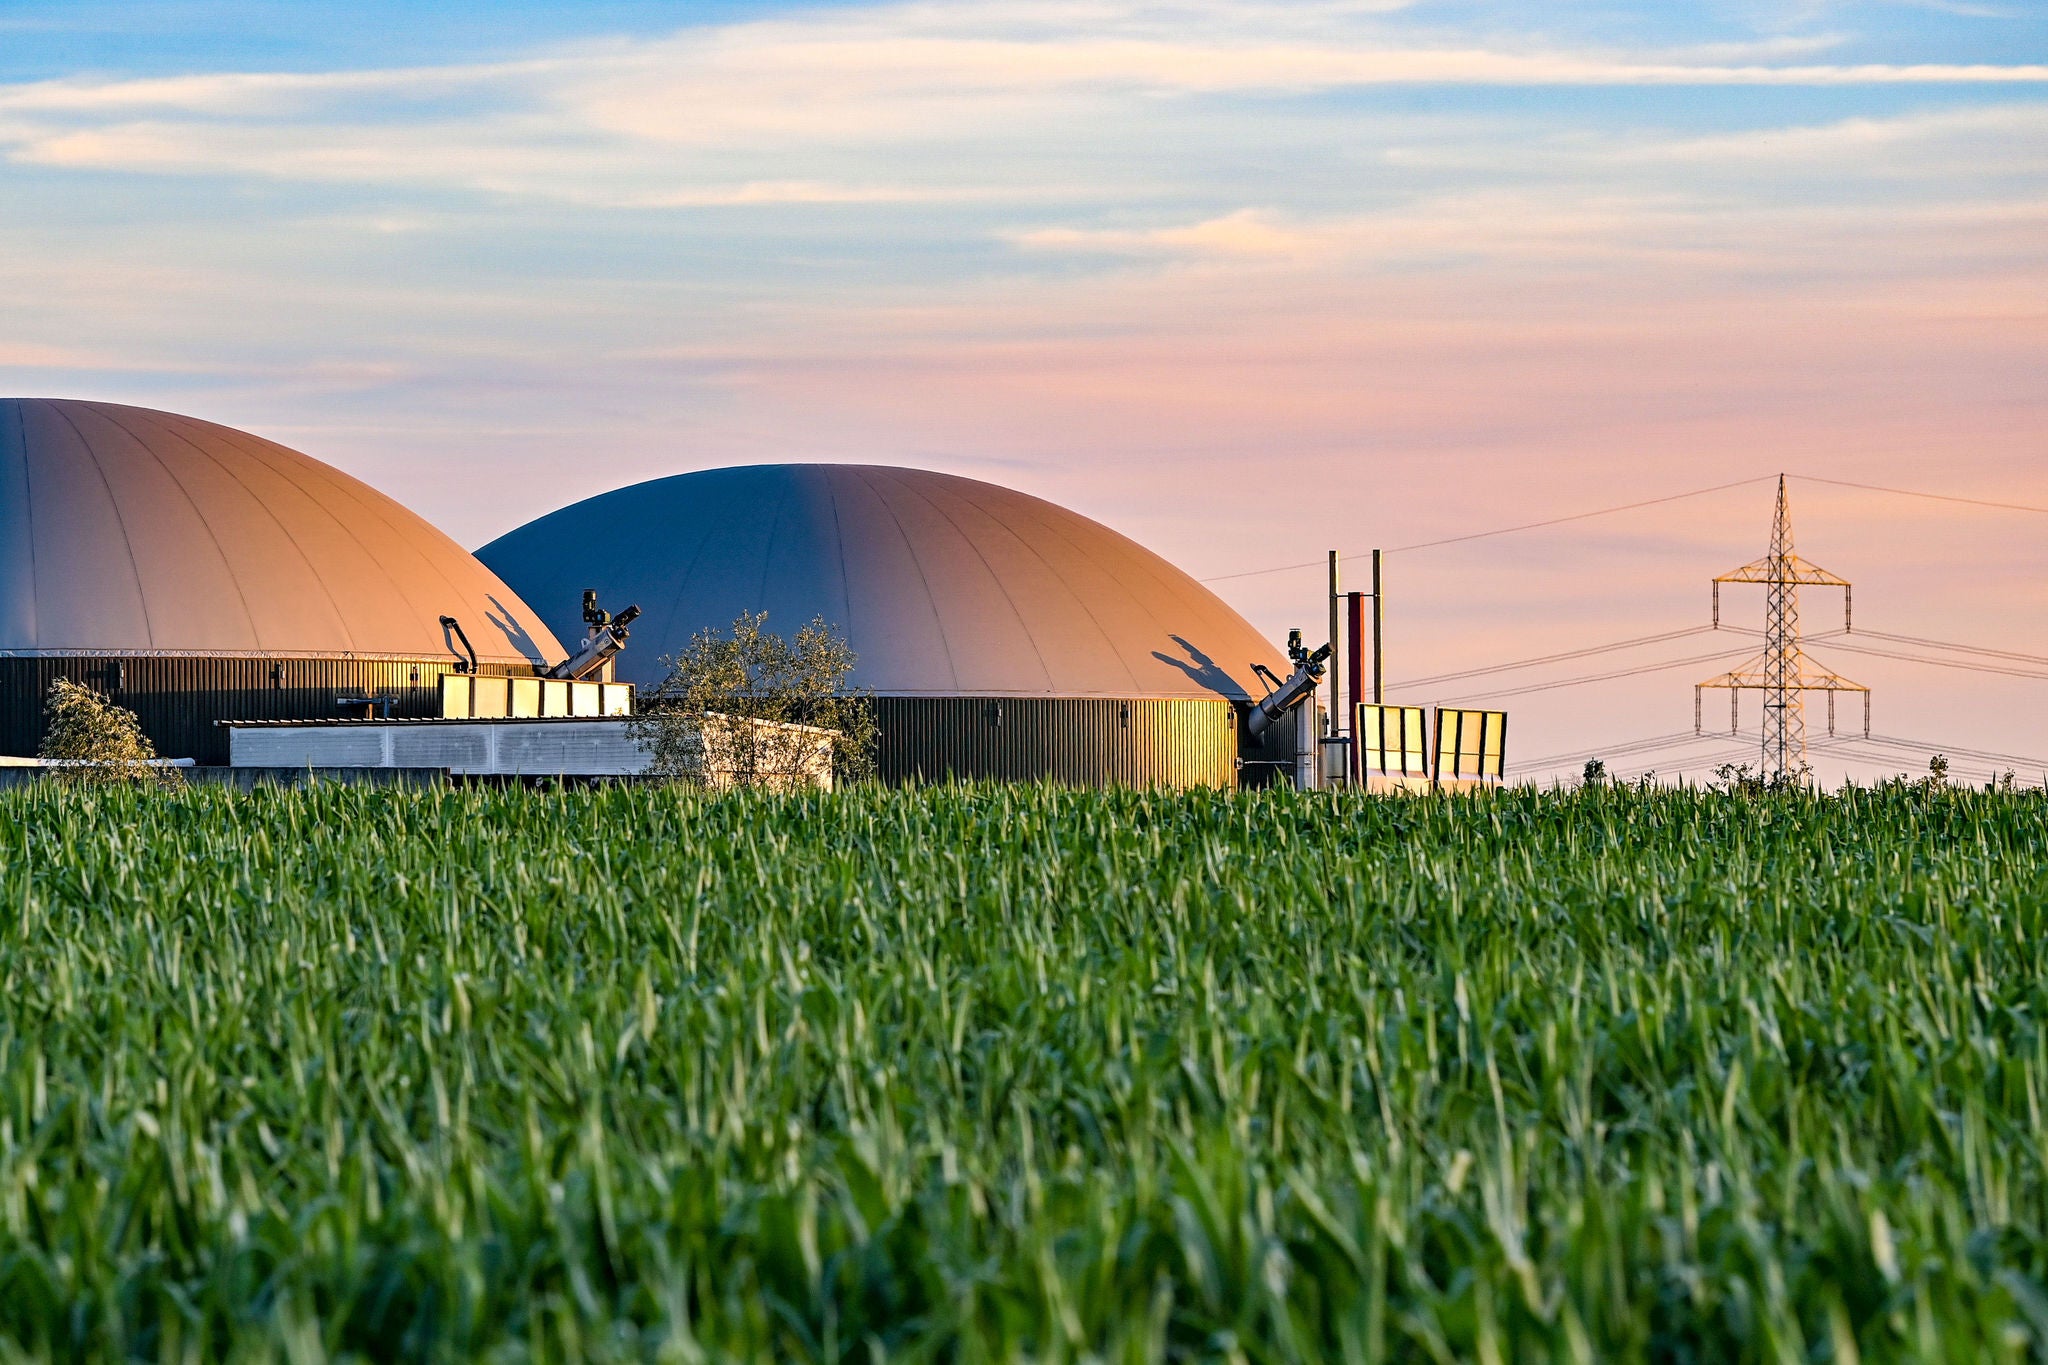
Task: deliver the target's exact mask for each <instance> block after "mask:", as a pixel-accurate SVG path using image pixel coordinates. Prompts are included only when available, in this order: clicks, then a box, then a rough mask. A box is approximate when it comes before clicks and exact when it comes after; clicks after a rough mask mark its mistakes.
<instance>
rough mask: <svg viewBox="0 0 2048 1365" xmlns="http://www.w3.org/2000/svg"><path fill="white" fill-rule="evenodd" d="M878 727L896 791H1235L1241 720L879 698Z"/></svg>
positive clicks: (1064, 701) (1108, 702) (1212, 705)
mask: <svg viewBox="0 0 2048 1365" xmlns="http://www.w3.org/2000/svg"><path fill="white" fill-rule="evenodd" d="M875 718H876V720H877V722H878V723H879V725H880V727H881V732H882V733H881V743H880V753H879V755H878V757H879V766H880V769H881V776H882V778H883V779H884V780H885V781H890V782H913V781H945V780H948V779H962V778H987V779H993V780H997V781H1012V782H1029V781H1035V780H1038V779H1041V778H1046V779H1051V780H1052V781H1055V782H1065V783H1071V784H1073V785H1075V786H1085V787H1103V786H1132V787H1150V786H1169V787H1234V786H1236V785H1237V758H1238V731H1239V721H1238V711H1237V707H1236V706H1234V705H1233V704H1232V703H1230V702H1227V701H1220V700H1219V701H1135V700H1134V701H1120V700H1116V699H1103V698H1095V697H1090V698H1058V697H877V698H876V699H875Z"/></svg>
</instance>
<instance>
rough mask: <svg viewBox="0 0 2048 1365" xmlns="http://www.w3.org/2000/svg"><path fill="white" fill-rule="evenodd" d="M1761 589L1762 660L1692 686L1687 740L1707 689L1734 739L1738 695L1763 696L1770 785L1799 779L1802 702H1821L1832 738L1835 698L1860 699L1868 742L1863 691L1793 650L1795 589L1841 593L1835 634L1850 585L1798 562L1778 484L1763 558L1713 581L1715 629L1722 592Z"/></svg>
mask: <svg viewBox="0 0 2048 1365" xmlns="http://www.w3.org/2000/svg"><path fill="white" fill-rule="evenodd" d="M1723 583H1761V584H1763V585H1764V588H1765V597H1764V648H1763V652H1762V653H1761V654H1758V655H1757V656H1756V657H1755V658H1754V659H1751V660H1749V661H1748V662H1747V663H1745V664H1743V665H1742V666H1741V667H1740V668H1737V669H1733V670H1731V671H1730V672H1727V673H1723V674H1721V675H1720V676H1719V677H1714V678H1708V679H1707V680H1706V681H1705V682H1702V683H1697V684H1695V685H1694V687H1693V690H1692V728H1693V733H1695V734H1698V733H1701V729H1702V726H1701V717H1700V706H1701V697H1702V695H1703V694H1704V692H1705V691H1706V689H1707V688H1710V687H1718V688H1726V689H1727V690H1728V732H1729V733H1730V734H1733V733H1735V730H1736V726H1737V722H1738V720H1739V717H1738V715H1737V711H1736V707H1737V703H1738V700H1739V699H1740V697H1741V696H1742V694H1743V693H1744V692H1745V691H1759V692H1762V693H1763V694H1764V715H1763V764H1762V770H1763V774H1764V776H1765V777H1767V778H1769V779H1771V780H1772V781H1775V782H1787V781H1792V782H1800V781H1804V780H1805V779H1806V775H1807V772H1808V769H1807V764H1806V694H1807V693H1808V692H1825V693H1827V694H1828V733H1829V734H1833V733H1834V732H1835V693H1837V692H1861V693H1862V694H1863V733H1864V735H1865V736H1868V735H1869V734H1870V689H1869V688H1868V687H1865V686H1864V685H1863V684H1862V683H1855V682H1850V681H1849V680H1848V679H1847V678H1844V677H1842V676H1841V675H1840V674H1837V673H1833V672H1830V671H1829V670H1827V669H1825V668H1820V667H1818V666H1814V665H1813V661H1812V660H1810V659H1808V658H1807V657H1806V652H1805V650H1804V649H1802V648H1801V646H1800V639H1799V589H1800V588H1801V587H1824V588H1840V589H1841V590H1842V633H1843V634H1845V635H1846V634H1847V633H1848V632H1849V630H1850V629H1851V626H1852V617H1851V615H1850V611H1851V599H1850V595H1849V594H1850V585H1849V580H1848V579H1846V578H1839V577H1837V576H1836V575H1834V574H1831V573H1829V572H1828V571H1827V570H1826V569H1823V568H1821V567H1820V566H1819V565H1817V564H1810V563H1808V562H1807V561H1806V560H1803V559H1801V558H1800V557H1799V556H1798V555H1797V554H1796V553H1794V552H1793V549H1792V510H1791V507H1790V506H1789V505H1788V504H1787V503H1786V501H1785V476H1784V475H1783V474H1780V475H1779V476H1778V512H1777V516H1776V518H1775V519H1774V520H1773V521H1772V523H1771V549H1770V553H1769V554H1767V555H1765V556H1764V557H1763V558H1762V559H1759V560H1754V561H1752V562H1751V563H1748V564H1745V565H1743V566H1742V567H1741V568H1739V569H1737V570H1735V571H1734V572H1733V573H1725V574H1722V575H1720V576H1719V577H1717V578H1716V579H1715V580H1714V626H1715V628H1716V629H1719V628H1720V625H1721V585H1722V584H1723Z"/></svg>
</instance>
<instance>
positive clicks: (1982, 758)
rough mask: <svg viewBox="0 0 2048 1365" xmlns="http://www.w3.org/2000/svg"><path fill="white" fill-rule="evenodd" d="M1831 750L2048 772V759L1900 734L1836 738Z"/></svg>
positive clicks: (1829, 741)
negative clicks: (1855, 748) (1862, 747)
mask: <svg viewBox="0 0 2048 1365" xmlns="http://www.w3.org/2000/svg"><path fill="white" fill-rule="evenodd" d="M1827 743H1828V746H1829V747H1830V748H1840V747H1841V746H1843V745H1845V744H1867V745H1870V746H1871V747H1873V748H1880V749H1893V750H1898V751H1900V752H1902V753H1905V754H1909V755H1912V756H1913V757H1916V758H1926V757H1929V756H1931V755H1934V754H1943V755H1946V756H1949V757H1953V758H1963V759H1972V760H1975V761H1976V762H1979V763H2003V764H2007V765H2009V766H2012V767H2016V768H2039V769H2048V760H2043V759H2039V758H2032V757H2029V756H2027V755H2025V754H2004V753H1999V752H1997V751H1995V750H1991V749H1973V748H1970V747H1968V746H1966V745H1960V744H1938V743H1935V742H1933V741H1930V740H1924V739H1906V738H1902V737H1900V736H1897V735H1869V736H1864V735H1836V736H1832V737H1830V738H1829V740H1828V741H1827Z"/></svg>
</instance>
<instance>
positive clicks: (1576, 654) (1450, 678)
mask: <svg viewBox="0 0 2048 1365" xmlns="http://www.w3.org/2000/svg"><path fill="white" fill-rule="evenodd" d="M1713 629H1714V627H1712V626H1690V627H1688V628H1686V629H1685V630H1667V631H1665V632H1664V633H1662V634H1661V635H1639V636H1637V637H1636V638H1635V639H1633V640H1616V641H1615V642H1614V643H1612V644H1606V645H1588V646H1587V647H1585V648H1584V649H1571V650H1566V651H1564V652H1563V653H1560V654H1543V655H1539V656H1537V657H1536V658H1533V659H1516V660H1514V661H1513V662H1511V663H1504V664H1488V665H1486V666H1485V667H1484V668H1468V669H1466V670H1464V671H1463V672H1461V673H1439V674H1437V675H1436V676H1434V677H1430V678H1410V679H1407V680H1406V681H1403V682H1396V683H1389V684H1387V687H1388V690H1389V691H1396V690H1401V689H1405V688H1412V687H1434V686H1436V685H1437V684H1439V683H1447V682H1457V681H1459V680H1460V679H1463V678H1479V677H1484V676H1486V675H1487V674H1489V673H1510V672H1513V671H1514V670H1516V669H1521V668H1535V667H1536V666H1538V665H1539V664H1555V663H1563V662H1565V661H1566V660H1568V659H1583V658H1586V657H1587V656H1588V655H1593V654H1611V653H1613V652H1614V651H1615V650H1618V649H1634V648H1636V647H1638V646H1640V645H1654V644H1662V643H1663V642H1664V641H1666V640H1682V639H1684V638H1685V637H1687V636H1688V635H1702V634H1705V633H1707V632H1709V631H1711V630H1713ZM1752 633H1754V632H1752Z"/></svg>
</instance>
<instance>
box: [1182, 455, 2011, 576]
mask: <svg viewBox="0 0 2048 1365" xmlns="http://www.w3.org/2000/svg"><path fill="white" fill-rule="evenodd" d="M1770 477H1771V475H1769V474H1758V475H1756V476H1754V477H1753V478H1747V479H1736V480H1734V481H1733V482H1730V483H1717V484H1714V485H1713V486H1712V487H1709V488H1694V489H1689V490H1687V491H1686V492H1683V493H1672V494H1669V495H1667V496H1665V497H1661V498H1645V499H1644V500H1643V501H1641V502H1628V503H1622V504H1620V505H1618V506H1615V507H1597V508H1594V509H1593V510H1592V511H1590V512H1573V513H1571V514H1569V515H1567V516H1562V517H1550V518H1547V519H1545V520H1543V521H1527V522H1522V523H1520V524H1519V525H1515V526H1499V527H1495V528H1494V529H1493V530H1490V531H1472V532H1468V533H1466V534H1464V535H1456V536H1445V537H1443V538H1442V539H1439V540H1422V541H1417V542H1416V543H1414V544H1413V545H1396V546H1394V547H1393V548H1392V549H1390V550H1386V551H1384V553H1386V554H1390V555H1396V554H1405V553H1406V552H1408V551H1410V550H1433V549H1435V548H1436V547H1437V546H1439V545H1457V544H1461V543H1463V542H1465V541H1468V540H1486V539H1488V538H1490V537H1493V536H1505V535H1512V534H1513V533H1515V532H1517V531H1535V530H1540V529H1541V528H1543V527H1546V526H1562V525H1564V524H1565V523H1567V522H1573V521H1585V520H1587V519H1588V518H1591V517H1605V516H1612V515H1613V514H1615V513H1617V512H1633V511H1636V510H1637V509H1639V508H1643V507H1656V506H1659V505H1660V504H1663V503H1667V502H1681V501H1683V500H1684V499H1686V498H1698V497H1704V496H1705V495H1707V494H1708V493H1721V492H1725V491H1727V490H1728V489H1730V488H1742V487H1745V486H1746V485H1748V484H1753V483H1762V482H1764V481H1765V480H1767V479H1769V478H1770ZM1788 477H1790V478H1794V479H1804V480H1805V481H1806V482H1808V483H1825V484H1832V485H1834V486H1835V487H1837V488H1858V489H1862V490H1863V491H1864V492H1866V493H1889V494H1892V495H1894V496H1896V497H1902V498H1926V499H1930V500H1932V501H1934V502H1955V503H1962V504H1965V505H1967V506H1971V507H1993V508H1997V509H1999V510H2001V511H2007V512H2036V513H2041V514H2044V515H2048V507H2034V506H2030V505H2029V504H2027V503H2020V502H1995V501H1993V500H1991V499H1989V498H1964V497H1957V496H1956V495H1954V494H1952V493H1925V492H1921V491H1919V490H1917V489H1912V488H1887V487H1885V486H1883V485H1881V484H1874V483H1857V482H1854V481H1853V480H1850V479H1830V478H1827V477H1824V476H1823V475H1820V474H1792V475H1789V476H1788ZM1325 562H1326V561H1324V560H1320V559H1311V560H1306V561H1304V562H1302V563H1300V564H1276V565H1274V566H1273V567H1271V568H1269V569H1242V570H1239V571H1238V572H1236V573H1224V574H1215V575H1213V576H1211V577H1209V578H1204V579H1202V580H1201V581H1202V582H1204V583H1222V582H1226V581H1228V580H1230V579H1233V578H1257V577H1260V576H1261V575H1264V574H1269V573H1290V572H1292V571H1294V570H1296V569H1319V568H1321V567H1323V565H1324V563H1325Z"/></svg>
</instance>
